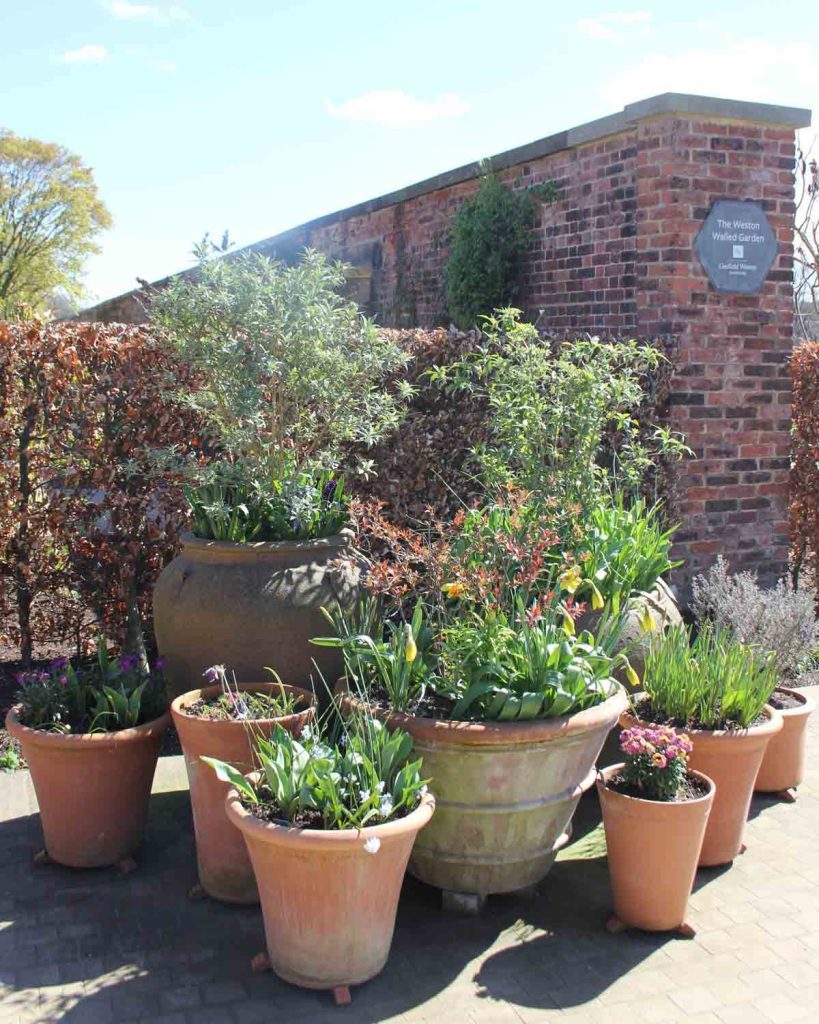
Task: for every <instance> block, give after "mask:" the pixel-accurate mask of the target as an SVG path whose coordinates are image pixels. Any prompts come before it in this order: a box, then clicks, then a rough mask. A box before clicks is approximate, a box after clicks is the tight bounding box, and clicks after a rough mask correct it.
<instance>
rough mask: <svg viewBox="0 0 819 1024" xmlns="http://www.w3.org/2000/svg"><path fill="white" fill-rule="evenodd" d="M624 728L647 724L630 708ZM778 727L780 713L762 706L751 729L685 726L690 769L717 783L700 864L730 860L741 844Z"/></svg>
mask: <svg viewBox="0 0 819 1024" xmlns="http://www.w3.org/2000/svg"><path fill="white" fill-rule="evenodd" d="M620 724H621V725H622V727H623V728H624V729H629V728H631V726H633V725H642V726H648V727H649V728H650V723H647V722H642V721H640V720H638V719H636V718H634V717H632V716H631V715H630V714H624V715H623V716H622V717H621V719H620ZM781 729H782V716H781V715H780V713H779V712H778V711H776V710H775V709H774V708H771V707H768V706H766V707H765V721H764V722H762V723H761V724H760V725H755V726H753V727H752V728H750V729H738V730H731V731H723V730H716V731H711V730H709V729H686V733H687V735H688V736H690V738H691V743H692V745H693V750H692V751H691V756H690V758H689V761H688V766H689V768H690V769H691V770H692V771H698V772H702V774H703V775H707V776H708V778H709V779H712V780H713V781H714V785H715V786H716V787H717V791H716V794H715V796H714V805H713V807H712V809H711V814H710V816H709V818H708V826H707V828H706V830H705V839H704V840H703V843H702V852H701V853H700V860H699V864H700V867H717V866H719V865H721V864H730V862H731V861H732V860H733V859H734V858H735V857H736V856H737V854H739V853H741V852H742V850H743V849H744V845H743V841H742V840H743V836H744V835H745V823H746V821H747V820H748V811H749V810H750V807H751V797H752V796H753V791H754V782H755V781H756V776H757V772H758V771H759V766H760V765H761V764H762V758H763V756H764V754H765V748H766V747H767V746H768V743H769V741H770V740H771V739H772V738H773V737H774V736H776V734H777V733H778V732H780V730H781Z"/></svg>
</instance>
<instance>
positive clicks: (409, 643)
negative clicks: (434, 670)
mask: <svg viewBox="0 0 819 1024" xmlns="http://www.w3.org/2000/svg"><path fill="white" fill-rule="evenodd" d="M404 633H405V635H406V639H405V642H404V659H405V660H406V661H407V662H408V663H409V664H412V662H413V661H415V659H416V658H417V657H418V648H417V647H416V646H415V637H413V635H412V626H410V625H409V624H407V625H406V626H404Z"/></svg>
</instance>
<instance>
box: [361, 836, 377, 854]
mask: <svg viewBox="0 0 819 1024" xmlns="http://www.w3.org/2000/svg"><path fill="white" fill-rule="evenodd" d="M380 849H381V840H380V839H379V838H378V836H370V838H369V839H365V840H364V850H365V852H366V853H378V851H379V850H380Z"/></svg>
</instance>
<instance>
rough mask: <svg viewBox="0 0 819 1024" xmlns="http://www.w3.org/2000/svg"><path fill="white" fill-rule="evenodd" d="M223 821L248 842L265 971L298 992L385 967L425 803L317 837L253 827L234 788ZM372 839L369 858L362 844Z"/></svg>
mask: <svg viewBox="0 0 819 1024" xmlns="http://www.w3.org/2000/svg"><path fill="white" fill-rule="evenodd" d="M226 807H227V815H228V817H229V818H230V820H231V821H232V822H233V823H234V824H235V825H236V826H237V827H238V828H239V829H240V830H241V832H242V835H243V836H244V838H245V842H246V843H247V848H248V852H249V853H250V859H251V860H252V862H253V870H254V871H255V872H256V881H257V882H258V885H259V896H260V897H261V903H262V914H263V916H264V930H265V937H266V940H267V955H268V958H269V961H270V966H271V967H272V968H273V970H274V971H275V972H276V974H278V975H279V977H281V978H284V980H285V981H289V982H292V983H293V984H294V985H302V986H303V987H305V988H318V989H331V988H340V987H342V986H347V985H359V984H361V983H362V982H364V981H367V980H368V979H369V978H372V977H374V976H375V975H376V974H378V973H379V971H380V970H381V969H382V968H383V966H384V964H385V963H386V962H387V957H388V956H389V952H390V945H391V944H392V934H393V929H394V927H395V915H396V911H397V909H398V897H399V895H400V892H401V883H402V881H403V878H404V872H405V870H406V866H407V860H408V858H409V855H410V850H412V844H413V843H414V842H415V837H416V835H417V834H418V832H419V830H420V829H422V828H423V827H424V826H425V825H426V824H427V822H428V821H429V819H430V818H431V817H432V812H433V811H434V809H435V800H434V799H433V797H432V796H431V795H430V794H427V795H426V796H424V797H423V798H422V800H421V803H420V805H419V806H418V807H417V808H416V809H415V810H414V811H413V812H412V813H411V814H409V815H407V817H405V818H400V819H398V820H397V821H390V822H387V823H386V824H383V825H375V826H373V827H371V828H364V829H361V830H355V829H344V830H341V831H336V832H329V831H328V832H325V831H321V830H319V829H301V828H291V827H288V826H286V825H274V824H268V823H266V822H263V821H260V820H259V819H258V818H255V817H254V816H253V815H252V814H249V813H248V812H247V811H246V810H245V809H244V807H243V806H242V804H241V801H240V800H239V797H238V795H237V793H236V790H235V789H232V790H231V791H230V792H229V794H228V797H227V801H226ZM370 839H378V840H379V841H380V847H379V849H378V850H377V852H375V853H368V852H367V851H366V850H365V848H364V844H365V842H367V840H370Z"/></svg>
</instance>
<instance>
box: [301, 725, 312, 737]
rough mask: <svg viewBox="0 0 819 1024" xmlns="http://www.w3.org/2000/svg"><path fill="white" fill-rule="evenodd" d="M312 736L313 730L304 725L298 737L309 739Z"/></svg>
mask: <svg viewBox="0 0 819 1024" xmlns="http://www.w3.org/2000/svg"><path fill="white" fill-rule="evenodd" d="M312 736H313V730H312V729H311V728H310V726H309V725H305V727H304V728H303V729H302V731H301V736H300V737H299V739H302V740H309V739H311V738H312Z"/></svg>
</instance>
